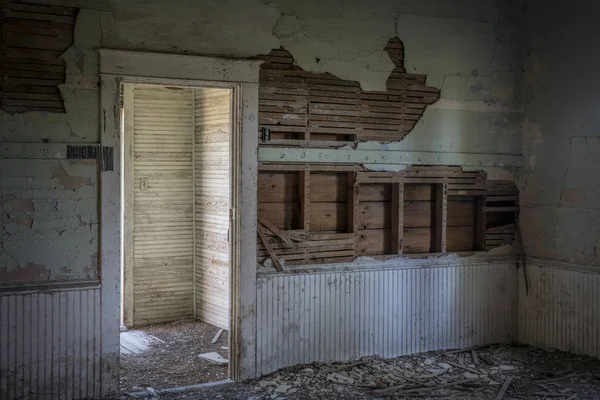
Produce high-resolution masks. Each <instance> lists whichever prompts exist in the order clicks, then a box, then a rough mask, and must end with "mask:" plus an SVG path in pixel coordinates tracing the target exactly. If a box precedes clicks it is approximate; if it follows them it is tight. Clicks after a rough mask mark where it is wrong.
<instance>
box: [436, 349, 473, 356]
mask: <svg viewBox="0 0 600 400" xmlns="http://www.w3.org/2000/svg"><path fill="white" fill-rule="evenodd" d="M471 349H472V348H467V349H457V350H450V351H447V352H445V353H442V355H443V356H449V355H452V354H459V353H466V352H468V351H471Z"/></svg>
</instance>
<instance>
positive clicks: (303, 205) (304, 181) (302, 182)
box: [298, 165, 310, 261]
mask: <svg viewBox="0 0 600 400" xmlns="http://www.w3.org/2000/svg"><path fill="white" fill-rule="evenodd" d="M298 200H299V202H300V215H299V216H298V223H299V224H300V228H301V229H304V231H305V232H310V167H309V166H308V165H307V166H306V169H305V170H304V171H300V173H299V175H298ZM307 254H308V251H307V250H306V249H304V261H308V259H307Z"/></svg>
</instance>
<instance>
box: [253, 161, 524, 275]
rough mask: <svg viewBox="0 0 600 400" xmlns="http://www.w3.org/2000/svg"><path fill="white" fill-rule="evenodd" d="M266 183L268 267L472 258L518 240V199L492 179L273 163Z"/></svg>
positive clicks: (263, 253) (262, 184) (261, 190)
mask: <svg viewBox="0 0 600 400" xmlns="http://www.w3.org/2000/svg"><path fill="white" fill-rule="evenodd" d="M258 182H259V184H258V209H259V212H258V223H259V225H260V226H261V228H260V229H261V230H262V231H263V237H261V235H259V236H258V237H257V246H258V247H257V250H258V263H259V264H263V265H266V266H268V267H270V266H272V265H273V262H274V263H275V266H276V267H279V264H283V265H290V266H292V265H307V264H319V263H320V264H323V263H327V264H331V263H343V262H348V261H352V260H354V259H356V258H357V257H360V256H369V257H375V258H391V257H400V256H408V257H423V256H430V255H441V254H445V253H457V254H460V255H469V254H474V253H475V252H477V251H487V250H491V249H493V248H496V247H499V246H501V245H507V244H511V243H512V242H513V240H514V238H515V228H514V227H515V221H516V217H517V210H518V204H517V202H518V190H517V188H516V186H515V185H514V183H512V182H505V181H489V180H487V175H486V174H485V173H484V172H467V171H463V170H462V169H461V168H460V167H435V166H419V167H417V166H413V167H409V168H407V169H406V170H404V171H400V172H376V171H369V170H367V169H365V168H363V167H359V166H357V165H341V164H337V165H328V164H289V163H288V164H269V163H264V164H262V165H261V166H260V172H259V175H258Z"/></svg>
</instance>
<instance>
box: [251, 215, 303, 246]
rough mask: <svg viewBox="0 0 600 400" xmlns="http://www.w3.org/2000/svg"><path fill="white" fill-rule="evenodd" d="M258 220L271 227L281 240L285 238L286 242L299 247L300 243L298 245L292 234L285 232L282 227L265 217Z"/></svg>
mask: <svg viewBox="0 0 600 400" xmlns="http://www.w3.org/2000/svg"><path fill="white" fill-rule="evenodd" d="M258 222H260V223H261V224H263V225H264V226H265V227H267V228H268V229H270V230H271V232H273V233H274V234H275V235H277V237H279V238H280V239H281V240H283V242H284V243H287V244H289V245H290V246H292V247H293V248H295V249H297V248H298V245H296V244H295V243H294V242H293V241H292V239H291V238H290V236H289V235H288V234H287V233H285V232H284V231H282V230H281V229H279V228H278V227H276V226H275V225H273V224H272V223H271V222H269V221H268V220H266V219H264V218H258Z"/></svg>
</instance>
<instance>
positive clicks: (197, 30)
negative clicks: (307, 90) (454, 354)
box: [0, 0, 576, 281]
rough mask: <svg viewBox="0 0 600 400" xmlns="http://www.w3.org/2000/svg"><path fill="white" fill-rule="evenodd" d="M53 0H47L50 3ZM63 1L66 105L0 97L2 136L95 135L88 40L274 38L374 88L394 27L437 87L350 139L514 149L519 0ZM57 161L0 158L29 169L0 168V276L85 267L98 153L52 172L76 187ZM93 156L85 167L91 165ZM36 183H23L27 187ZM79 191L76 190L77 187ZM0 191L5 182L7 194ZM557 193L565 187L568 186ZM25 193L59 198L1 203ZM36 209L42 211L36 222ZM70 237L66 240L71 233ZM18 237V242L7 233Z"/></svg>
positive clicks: (115, 44)
mask: <svg viewBox="0 0 600 400" xmlns="http://www.w3.org/2000/svg"><path fill="white" fill-rule="evenodd" d="M61 1H62V0H52V3H56V2H61ZM64 3H66V4H70V5H73V4H77V5H78V6H79V7H81V11H80V13H79V15H78V18H77V24H76V25H75V41H74V44H73V46H72V47H71V48H70V49H69V50H67V51H66V52H65V54H64V55H63V57H64V59H65V61H66V64H67V68H66V72H67V79H66V82H65V83H64V84H63V85H61V87H60V90H61V93H62V95H63V97H64V100H65V107H66V113H65V114H49V113H43V112H33V113H27V114H15V115H9V114H7V113H4V112H1V111H0V132H2V141H3V142H4V141H6V142H18V143H25V144H26V143H42V142H52V143H71V144H92V143H97V142H99V129H98V125H99V117H100V116H99V109H100V107H99V96H98V54H97V53H96V51H95V49H97V48H99V47H104V48H120V49H131V50H145V51H159V52H173V53H188V54H204V55H207V54H208V55H221V56H233V57H252V56H255V55H258V54H266V53H268V52H269V51H270V50H271V49H273V48H278V47H279V46H285V48H287V49H289V50H290V52H291V53H292V54H293V56H294V58H295V59H297V60H298V63H299V64H300V65H301V66H302V67H304V68H307V69H309V70H313V71H322V72H331V73H334V74H336V75H338V76H340V77H341V78H344V79H353V80H357V81H359V82H360V84H361V86H362V87H363V89H367V90H381V89H383V88H384V87H385V81H386V79H387V77H388V75H389V72H390V71H391V70H392V68H393V64H392V63H391V61H390V60H389V57H388V56H387V54H386V53H385V52H384V51H383V49H384V47H385V44H386V43H387V40H388V39H389V38H390V37H393V36H396V35H397V36H399V37H400V38H401V40H402V41H403V42H404V45H405V48H406V57H405V58H406V68H407V71H408V72H417V73H425V74H428V76H429V77H428V84H430V85H434V86H436V87H439V88H440V89H441V91H442V96H441V99H440V100H439V101H438V102H437V103H436V104H434V105H433V106H431V107H429V108H428V109H427V110H426V112H425V114H424V116H423V118H422V119H421V120H420V121H419V123H418V124H417V126H416V128H415V129H414V130H413V132H411V133H410V134H409V135H408V136H407V137H406V138H405V139H404V140H403V141H402V142H399V143H391V144H383V145H382V144H380V143H375V142H369V143H361V144H360V145H359V149H365V150H380V151H382V152H387V151H389V150H391V151H390V152H389V156H388V157H386V164H387V165H386V168H391V169H394V168H395V167H394V165H393V163H394V157H397V154H398V152H397V151H396V150H401V151H429V152H431V151H433V152H455V153H459V154H460V153H483V154H490V155H494V154H510V155H519V154H520V152H521V150H520V146H521V143H520V138H519V135H520V123H521V114H520V93H521V90H520V82H521V72H520V71H521V63H520V60H521V49H520V47H519V40H518V36H519V32H520V26H521V9H520V7H519V5H518V2H517V1H516V0H515V1H502V2H500V1H496V0H483V1H475V0H453V1H447V0H429V1H427V2H422V1H416V0H404V1H386V2H383V1H382V2H376V3H373V2H372V1H366V0H352V1H341V0H339V1H333V0H329V1H326V2H322V1H292V0H278V1H274V2H267V1H262V2H261V1H259V0H253V1H247V0H234V1H229V2H222V1H220V0H212V1H202V2H191V3H190V2H186V1H183V0H177V1H175V2H173V1H164V2H152V3H148V2H146V1H143V0H135V1H130V0H127V1H125V0H113V1H110V2H106V1H104V2H103V1H101V2H87V1H74V0H64ZM234 10H235V12H232V11H234ZM386 154H388V153H386ZM465 157H466V156H465ZM459 158H460V157H459ZM15 159H16V160H15ZM15 162H16V164H14V163H15ZM57 163H59V164H61V165H67V164H68V165H70V164H69V163H68V162H66V160H63V161H60V162H58V161H57V160H50V159H44V160H38V159H35V160H31V159H30V158H29V153H28V155H27V156H25V155H23V157H22V158H19V155H14V156H12V157H11V159H2V160H0V166H2V169H3V171H6V170H10V171H13V170H15V169H18V170H21V169H22V168H24V169H25V170H29V171H32V173H31V174H29V175H27V174H24V175H18V176H14V173H12V172H11V173H5V172H3V173H2V176H0V180H1V181H2V193H1V194H0V197H2V198H3V200H2V202H3V203H7V205H3V207H4V208H3V210H2V211H3V213H2V216H3V218H2V220H3V227H2V232H3V241H2V249H1V251H2V253H0V254H1V255H0V272H2V271H3V272H5V273H8V274H9V275H11V274H14V275H13V276H12V277H9V276H7V277H6V279H7V280H11V281H15V280H17V281H21V280H23V279H24V278H27V277H29V278H31V276H30V275H31V274H27V273H25V274H24V271H23V269H26V268H30V267H29V266H30V265H41V266H43V267H37V268H42V272H41V273H40V274H39V276H36V280H40V279H41V280H56V279H81V278H85V277H95V276H97V271H96V268H95V266H94V265H92V264H91V263H90V260H91V259H93V257H95V254H96V253H97V247H98V242H97V236H98V225H97V221H96V217H95V216H96V215H97V214H98V205H97V204H98V203H97V202H95V201H93V200H90V199H91V198H92V197H93V196H96V195H97V190H98V187H97V181H96V179H95V178H94V177H93V176H94V175H95V174H96V175H97V173H99V171H98V167H97V166H95V167H91V166H87V165H81V163H80V164H77V165H76V167H77V168H76V169H78V168H82V169H83V170H84V171H85V172H84V173H83V175H82V174H81V173H80V172H79V171H73V175H69V177H68V178H66V177H63V178H64V179H71V178H73V177H80V176H84V177H86V178H89V188H88V187H87V186H86V187H71V188H69V187H68V186H67V187H65V186H62V185H61V184H60V182H59V180H60V179H59V178H60V174H59V176H58V177H57V176H55V175H54V172H53V171H54V169H55V167H56V165H57ZM13 166H16V168H15V167H13ZM94 168H95V173H93V172H91V171H90V169H92V170H93V169H94ZM397 168H398V167H396V169H397ZM487 169H488V171H493V177H501V178H507V177H508V178H512V177H514V176H515V171H514V168H512V169H511V168H508V169H507V168H503V167H501V166H499V168H496V169H494V168H493V167H491V168H490V167H487ZM11 174H12V175H11ZM37 178H40V179H41V178H52V179H54V181H52V183H48V182H46V183H45V186H37V185H38V184H39V185H41V183H38V182H41V181H40V179H37ZM40 189H44V190H49V191H56V190H58V191H66V192H68V193H64V194H63V197H68V198H69V201H70V203H64V204H62V203H61V201H62V200H60V196H56V195H54V194H52V193H49V194H47V195H44V194H40V193H39V190H40ZM36 190H37V191H38V193H35V196H33V194H31V193H29V192H30V191H36ZM80 191H84V192H85V193H83V194H80V193H79V192H80ZM8 196H14V200H13V197H8ZM40 196H41V197H40ZM46 196H47V197H46ZM69 196H70V197H69ZM90 196H92V197H90ZM567 196H571V197H573V196H576V193H571V194H567ZM29 199H35V201H36V202H38V203H40V202H46V203H49V204H52V203H53V202H55V201H58V202H59V205H60V206H62V207H55V208H54V209H53V210H52V213H53V214H49V211H44V212H45V213H46V214H47V215H48V216H47V217H42V215H46V214H38V212H41V211H38V209H34V211H17V209H14V208H10V207H13V206H11V205H10V204H8V203H10V202H15V201H16V202H18V203H23V202H27V201H28V200H29ZM32 201H33V200H32ZM67 204H69V205H68V206H67ZM7 207H8V208H7ZM39 207H41V206H39V205H38V208H39ZM17 208H18V207H17ZM39 210H41V209H39ZM42 218H46V220H44V221H45V222H43V221H42ZM74 218H77V219H79V218H83V219H84V220H86V221H91V222H90V225H87V228H85V229H88V230H89V231H90V232H88V233H86V236H85V237H86V240H89V243H87V244H86V245H83V243H82V242H81V241H83V240H84V239H83V236H82V235H80V233H81V229H83V228H82V226H80V225H78V224H77V223H75V222H74ZM29 219H30V220H31V221H29ZM56 221H71V223H65V224H64V225H65V226H64V227H62V228H61V229H59V230H60V231H61V232H62V233H61V234H58V233H56V234H57V235H59V236H58V237H56V236H55V230H54V229H52V228H50V226H54V225H55V224H56ZM44 224H49V227H48V229H45V228H42V227H43V226H44ZM63 228H64V229H63ZM70 237H76V238H77V240H76V241H75V242H73V241H72V240H70ZM17 240H18V241H19V243H20V244H19V248H20V249H21V250H19V251H17V250H16V249H15V248H12V247H10V246H11V243H13V242H15V241H17ZM28 250H32V251H28ZM42 251H43V252H45V254H46V255H47V257H46V260H44V261H43V262H42V261H40V260H39V258H40V257H38V256H36V255H35V254H41V253H40V252H42ZM83 260H86V261H85V262H84V261H83ZM90 266H92V270H91V271H89V267H90ZM61 268H62V270H61ZM49 271H51V272H49ZM57 271H59V272H57ZM60 271H62V272H60ZM26 280H27V279H26Z"/></svg>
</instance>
